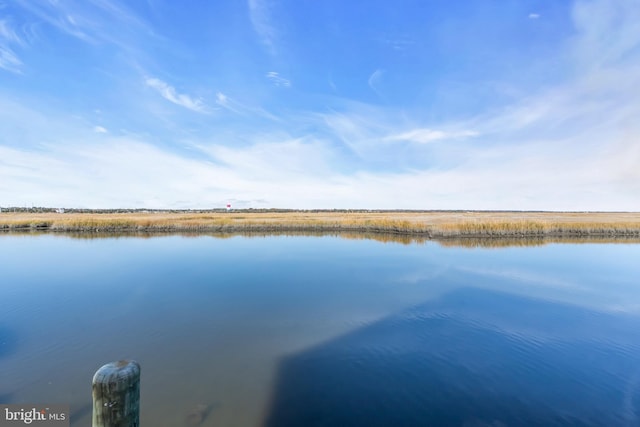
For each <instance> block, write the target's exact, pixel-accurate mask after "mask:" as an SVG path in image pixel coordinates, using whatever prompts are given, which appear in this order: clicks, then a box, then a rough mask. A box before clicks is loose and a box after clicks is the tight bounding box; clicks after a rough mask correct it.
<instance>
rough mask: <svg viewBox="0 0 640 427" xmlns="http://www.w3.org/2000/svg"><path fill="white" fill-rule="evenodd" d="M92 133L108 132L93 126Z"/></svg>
mask: <svg viewBox="0 0 640 427" xmlns="http://www.w3.org/2000/svg"><path fill="white" fill-rule="evenodd" d="M93 131H94V132H95V133H109V131H108V130H107V129H105V128H103V127H102V126H94V127H93Z"/></svg>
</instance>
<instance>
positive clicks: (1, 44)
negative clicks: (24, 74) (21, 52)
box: [0, 20, 25, 73]
mask: <svg viewBox="0 0 640 427" xmlns="http://www.w3.org/2000/svg"><path fill="white" fill-rule="evenodd" d="M16 44H17V45H20V46H24V44H25V42H24V41H23V40H22V38H21V37H19V36H18V34H17V32H16V31H15V29H14V28H13V27H12V25H11V23H10V22H9V21H7V20H0V68H2V69H4V70H6V71H10V72H12V73H20V72H21V68H22V61H21V60H20V59H19V58H18V55H17V54H16V53H15V51H14V50H13V48H12V47H11V45H16Z"/></svg>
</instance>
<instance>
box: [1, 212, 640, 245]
mask: <svg viewBox="0 0 640 427" xmlns="http://www.w3.org/2000/svg"><path fill="white" fill-rule="evenodd" d="M0 229H1V230H5V231H18V230H47V231H67V232H68V231H71V232H88V231H91V232H122V231H124V232H133V231H144V232H154V231H162V232H217V233H233V232H278V231H292V232H364V233H387V234H399V235H407V236H421V237H424V238H456V237H548V236H559V237H579V236H605V237H616V236H627V237H640V213H600V212H594V213H558V212H459V211H455V212H436V211H429V212H378V211H373V212H362V211H358V212H346V211H321V212H311V211H301V212H250V211H238V212H207V213H191V212H172V213H170V212H149V213H139V212H134V213H100V212H95V213H63V214H59V213H27V212H18V213H12V212H2V213H0Z"/></svg>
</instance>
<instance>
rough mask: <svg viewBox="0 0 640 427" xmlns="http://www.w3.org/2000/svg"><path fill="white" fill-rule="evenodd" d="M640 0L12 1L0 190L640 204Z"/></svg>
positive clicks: (257, 199) (298, 201)
mask: <svg viewBox="0 0 640 427" xmlns="http://www.w3.org/2000/svg"><path fill="white" fill-rule="evenodd" d="M638 22H640V1H638V0H574V1H572V0H561V1H559V0H501V1H486V0H460V1H456V2H452V1H450V0H395V1H393V2H390V1H388V0H368V1H366V2H364V1H363V2H360V1H353V2H351V1H343V0H322V1H317V0H316V1H311V0H246V1H245V0H217V1H204V0H188V1H187V0H185V1H181V2H175V1H170V0H130V1H124V0H77V1H74V0H0V207H9V206H19V207H31V206H47V207H68V208H73V207H75V208H155V209H162V208H167V209H169V208H170V209H178V208H180V209H204V208H221V207H224V206H225V205H226V204H227V203H231V204H232V206H233V207H234V208H296V209H465V210H476V209H478V210H480V209H482V210H485V209H486V210H494V209H495V210H498V209H500V210H502V209H504V210H554V211H587V210H599V211H640V25H638Z"/></svg>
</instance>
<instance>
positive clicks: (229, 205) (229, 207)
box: [227, 203, 231, 211]
mask: <svg viewBox="0 0 640 427" xmlns="http://www.w3.org/2000/svg"><path fill="white" fill-rule="evenodd" d="M227 210H228V211H230V210H231V203H227Z"/></svg>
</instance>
